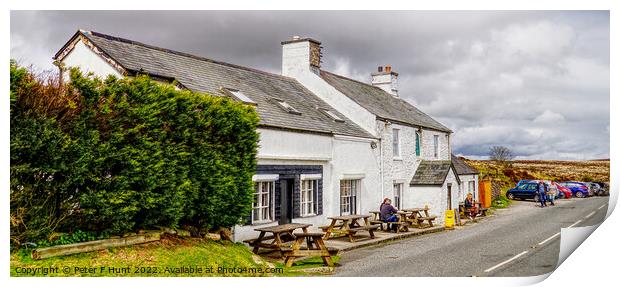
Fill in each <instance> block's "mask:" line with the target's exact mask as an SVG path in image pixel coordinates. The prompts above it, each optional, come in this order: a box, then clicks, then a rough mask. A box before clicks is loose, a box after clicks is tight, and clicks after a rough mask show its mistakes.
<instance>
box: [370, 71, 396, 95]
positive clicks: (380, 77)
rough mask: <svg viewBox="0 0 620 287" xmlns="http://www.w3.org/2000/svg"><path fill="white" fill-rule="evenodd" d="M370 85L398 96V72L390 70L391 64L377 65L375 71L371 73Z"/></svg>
mask: <svg viewBox="0 0 620 287" xmlns="http://www.w3.org/2000/svg"><path fill="white" fill-rule="evenodd" d="M372 85H373V86H375V87H378V88H381V89H382V90H384V91H386V92H388V93H389V94H391V95H392V96H394V97H397V98H398V73H396V72H394V71H392V66H390V65H387V66H385V68H384V67H382V66H379V68H377V72H375V73H372Z"/></svg>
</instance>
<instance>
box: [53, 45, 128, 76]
mask: <svg viewBox="0 0 620 287" xmlns="http://www.w3.org/2000/svg"><path fill="white" fill-rule="evenodd" d="M62 63H64V64H65V66H66V67H67V68H69V67H78V68H80V70H81V71H82V72H84V73H86V72H92V73H94V74H95V76H98V77H102V78H105V77H107V76H108V75H114V76H116V77H119V78H122V77H123V75H121V74H120V73H119V72H118V71H117V70H116V69H115V68H114V67H112V66H111V65H110V64H109V63H108V62H106V61H105V60H103V59H102V58H101V57H100V56H99V55H97V54H96V53H95V52H93V50H91V49H90V48H88V47H87V46H86V45H85V44H84V43H83V42H82V41H78V42H77V43H76V44H75V47H74V48H73V50H71V52H69V54H67V55H66V56H65V57H64V58H63V59H62ZM63 76H64V75H63ZM63 79H68V77H66V76H65V77H63Z"/></svg>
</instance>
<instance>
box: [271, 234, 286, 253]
mask: <svg viewBox="0 0 620 287" xmlns="http://www.w3.org/2000/svg"><path fill="white" fill-rule="evenodd" d="M273 237H274V243H275V245H276V249H277V250H278V251H280V255H282V240H281V239H280V232H274V233H273ZM282 259H284V255H282Z"/></svg>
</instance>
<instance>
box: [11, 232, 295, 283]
mask: <svg viewBox="0 0 620 287" xmlns="http://www.w3.org/2000/svg"><path fill="white" fill-rule="evenodd" d="M31 251H32V250H24V249H22V250H19V251H16V252H13V253H12V254H11V257H10V266H11V267H10V268H11V271H10V274H11V276H28V277H32V276H41V277H47V276H69V277H74V276H111V277H118V276H123V277H125V276H126V277H140V276H142V277H152V276H164V277H167V276H200V277H202V276H274V275H278V276H282V275H283V274H284V272H285V270H283V269H281V268H278V267H277V266H276V267H275V268H274V266H273V265H272V264H269V263H267V262H265V261H262V260H260V259H259V258H258V257H257V256H256V255H254V254H253V253H252V252H251V251H250V250H249V249H248V248H247V247H246V246H245V245H243V244H240V243H232V242H227V241H221V242H220V241H210V240H202V239H182V240H181V239H177V238H164V239H162V241H160V242H156V243H148V244H143V245H134V246H129V247H121V248H111V249H108V250H101V251H96V252H89V253H82V254H76V255H70V256H60V257H53V258H48V259H43V260H34V259H32V258H31V257H30V252H31Z"/></svg>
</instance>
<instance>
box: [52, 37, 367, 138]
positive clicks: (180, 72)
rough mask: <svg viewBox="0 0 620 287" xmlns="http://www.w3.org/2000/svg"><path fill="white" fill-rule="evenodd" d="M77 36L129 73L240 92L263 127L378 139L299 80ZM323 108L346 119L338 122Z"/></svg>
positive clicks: (107, 39)
mask: <svg viewBox="0 0 620 287" xmlns="http://www.w3.org/2000/svg"><path fill="white" fill-rule="evenodd" d="M78 34H81V35H83V36H85V37H86V38H87V39H88V40H90V41H91V42H92V43H93V44H94V45H95V46H96V47H97V48H98V49H100V50H102V51H103V52H104V53H105V54H106V55H107V56H109V57H110V58H111V59H113V60H114V61H115V62H116V63H117V64H119V65H121V66H122V67H123V68H125V69H126V70H127V71H129V72H131V73H134V74H135V73H146V74H149V75H151V76H157V77H162V78H169V79H175V80H176V81H178V82H179V83H180V84H181V85H182V86H183V87H185V88H187V89H189V90H192V91H196V92H206V93H210V94H212V95H223V94H224V93H223V92H222V91H221V88H222V87H224V88H231V89H236V90H239V91H241V92H242V93H243V94H245V95H246V96H247V97H249V98H250V99H251V100H253V101H254V102H256V110H257V112H258V114H259V117H260V125H261V126H267V127H274V128H284V129H292V130H301V131H310V132H318V133H328V134H339V135H347V136H356V137H365V138H374V137H373V136H372V135H371V134H369V133H368V132H366V131H365V130H363V129H362V128H361V127H359V126H357V125H356V124H355V123H353V122H352V121H351V120H349V119H348V118H346V117H345V116H344V115H342V114H340V113H339V112H338V111H336V110H335V109H334V108H332V107H331V106H329V105H328V104H327V103H325V102H323V101H322V100H321V99H320V98H319V97H317V96H316V95H314V94H313V93H312V92H310V91H309V90H307V89H306V88H305V87H304V86H302V85H301V84H300V83H299V82H297V81H296V80H295V79H292V78H289V77H284V76H281V75H277V74H272V73H267V72H263V71H260V70H256V69H252V68H247V67H242V66H238V65H233V64H229V63H224V62H219V61H214V60H211V59H207V58H203V57H199V56H194V55H190V54H186V53H182V52H177V51H172V50H168V49H164V48H159V47H155V46H151V45H147V44H143V43H139V42H136V41H132V40H127V39H123V38H118V37H114V36H109V35H105V34H101V33H98V32H90V31H82V30H80V31H78V32H77V33H76V36H77V35H78ZM76 36H74V37H76ZM65 46H66V45H65ZM63 49H64V47H63ZM61 51H62V50H61ZM58 54H60V52H59V53H58ZM58 54H57V56H58ZM274 99H279V100H283V101H285V102H287V103H288V104H290V105H291V106H293V107H294V108H295V109H296V110H298V111H299V112H301V115H299V114H292V113H289V112H287V111H285V110H284V109H282V108H281V107H280V105H278V103H277V102H276V101H275V100H274ZM321 109H326V110H330V111H332V112H334V113H335V114H336V115H338V117H340V118H342V119H343V120H344V121H343V122H340V121H335V120H334V119H333V118H331V117H329V116H328V115H327V114H325V112H324V111H322V110H321Z"/></svg>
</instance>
